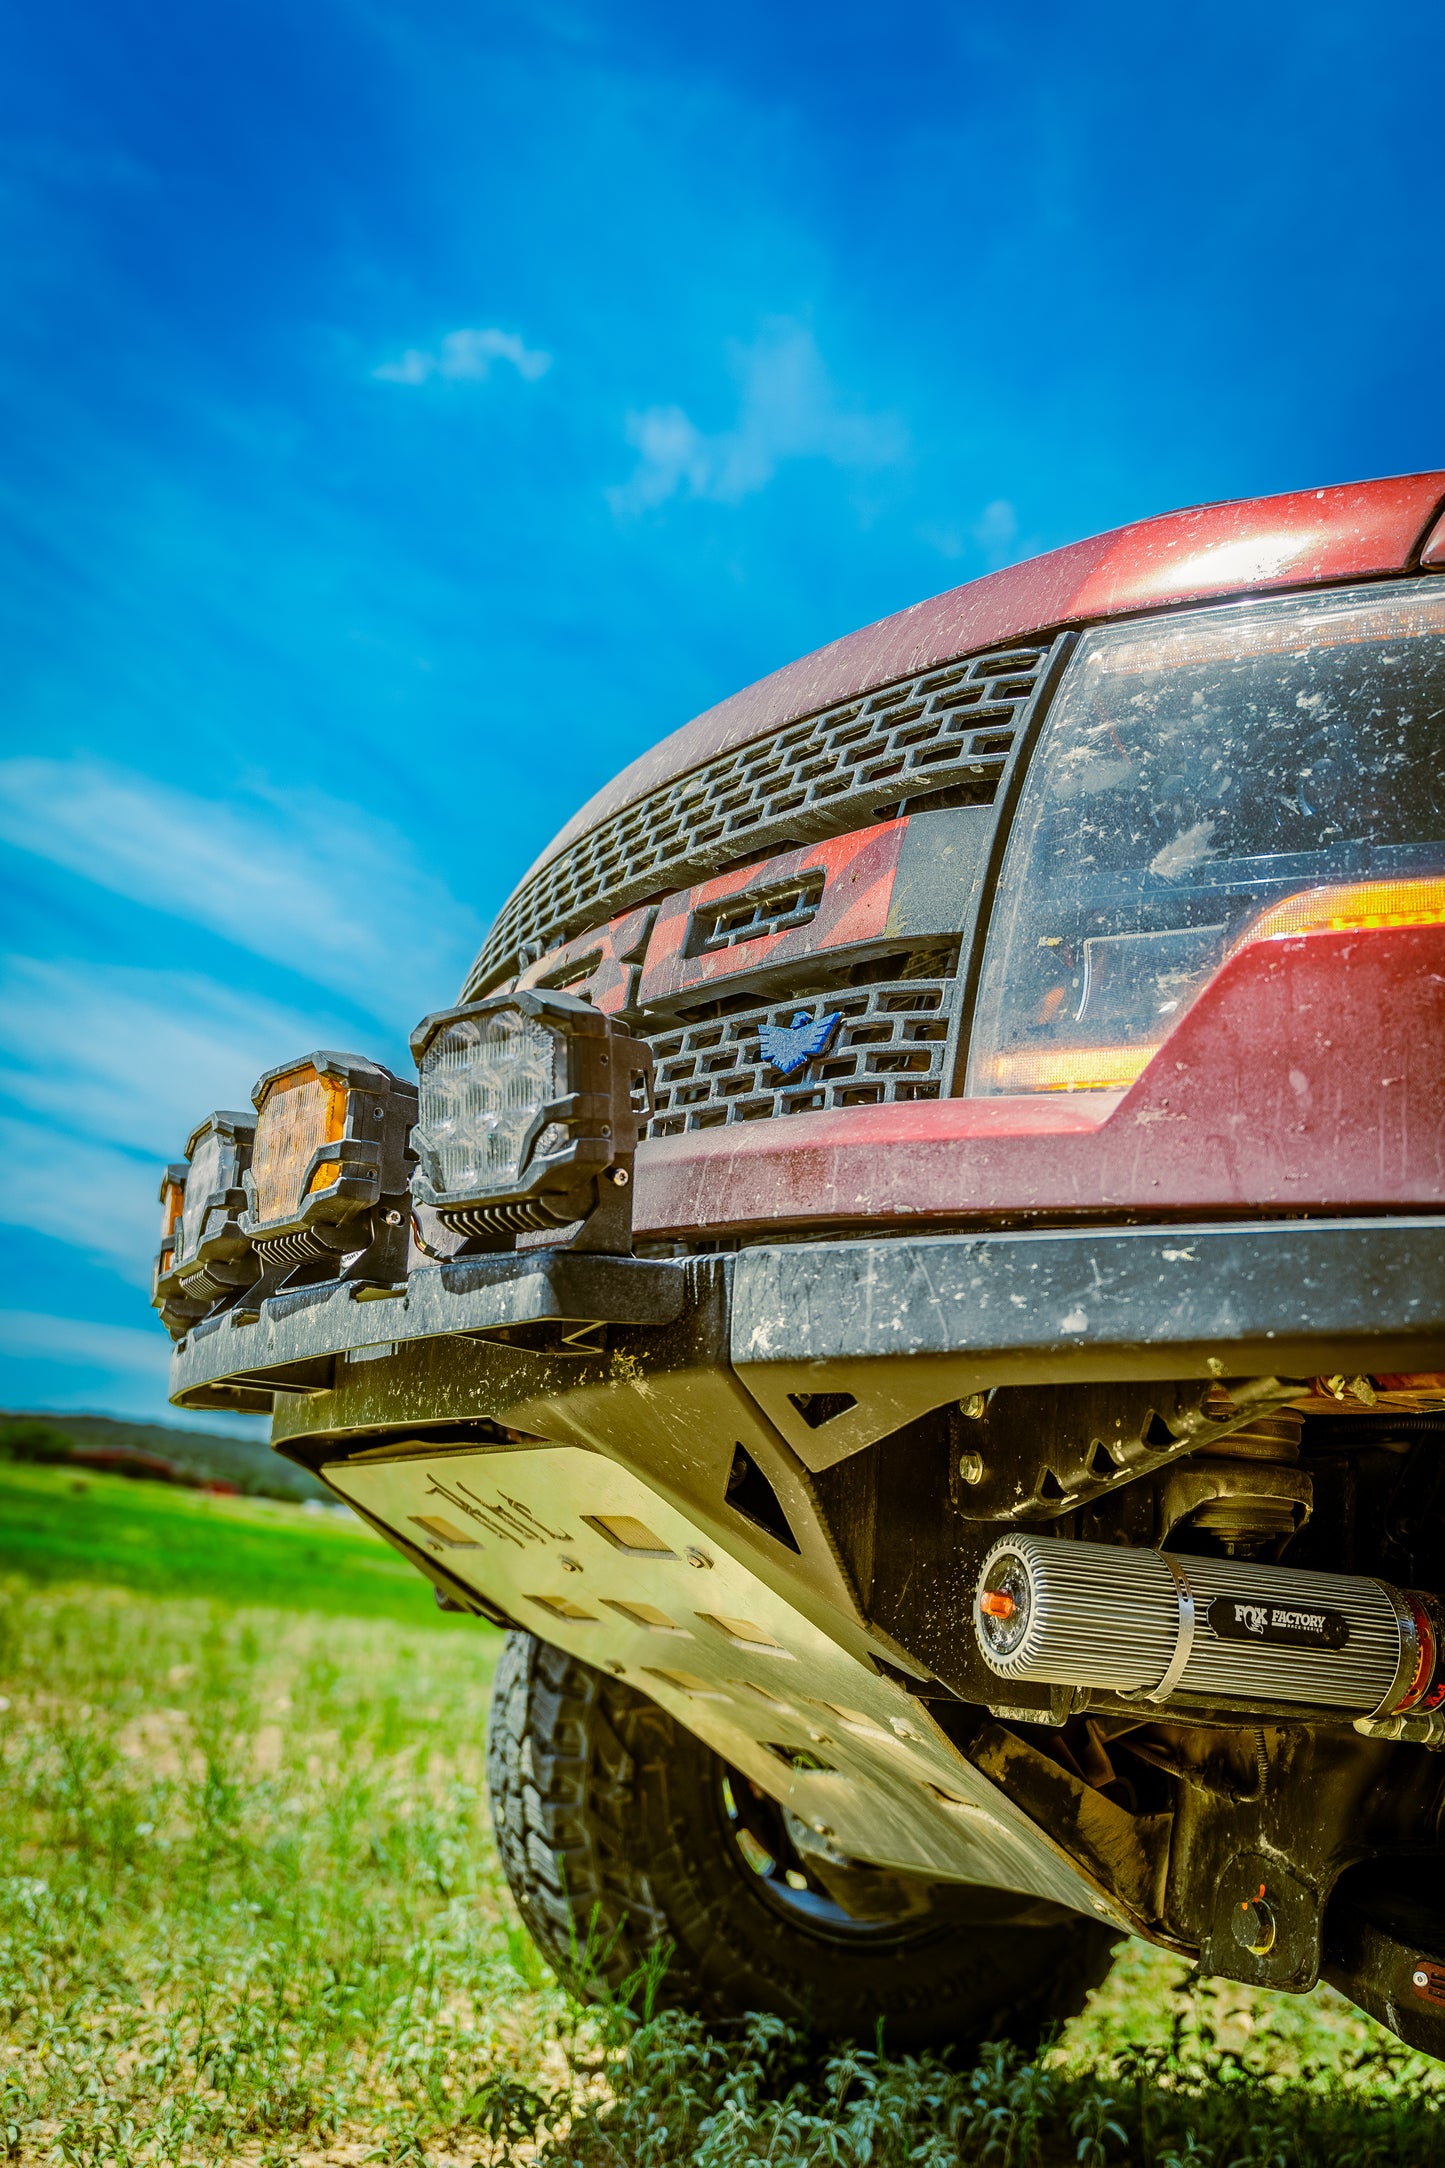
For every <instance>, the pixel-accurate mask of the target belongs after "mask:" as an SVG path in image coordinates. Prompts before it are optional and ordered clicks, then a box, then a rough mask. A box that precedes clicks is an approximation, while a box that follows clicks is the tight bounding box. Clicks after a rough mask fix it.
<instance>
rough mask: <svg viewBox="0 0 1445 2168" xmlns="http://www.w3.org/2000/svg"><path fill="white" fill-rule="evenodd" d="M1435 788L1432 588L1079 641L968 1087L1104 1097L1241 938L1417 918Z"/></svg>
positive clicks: (1015, 873)
mask: <svg viewBox="0 0 1445 2168" xmlns="http://www.w3.org/2000/svg"><path fill="white" fill-rule="evenodd" d="M1442 775H1445V593H1442V592H1441V591H1440V587H1439V584H1438V582H1434V581H1411V582H1400V583H1398V584H1395V585H1392V586H1390V587H1375V588H1369V589H1354V590H1351V591H1348V592H1343V593H1342V592H1339V591H1336V592H1334V593H1325V594H1316V595H1312V596H1308V597H1305V598H1299V597H1292V598H1289V599H1283V600H1272V601H1267V602H1246V603H1231V604H1228V605H1225V606H1223V607H1219V608H1213V609H1208V610H1199V611H1192V612H1190V613H1188V614H1187V615H1177V616H1173V617H1167V618H1159V619H1150V620H1146V621H1144V622H1143V623H1129V624H1119V625H1110V626H1104V627H1100V628H1098V629H1096V630H1095V631H1093V632H1090V633H1087V634H1086V635H1085V636H1084V639H1083V640H1082V641H1081V643H1080V645H1079V649H1078V652H1077V653H1076V655H1075V657H1074V659H1073V661H1072V662H1071V664H1070V666H1069V669H1068V671H1067V673H1066V674H1065V677H1064V680H1063V683H1062V684H1061V686H1060V688H1059V692H1058V696H1057V698H1056V700H1055V703H1054V708H1053V711H1052V713H1051V715H1050V717H1049V720H1048V722H1047V723H1046V725H1045V727H1044V731H1043V735H1042V737H1041V739H1040V741H1039V745H1038V749H1037V751H1036V752H1035V754H1034V756H1033V759H1032V761H1031V763H1030V767H1029V771H1028V776H1027V780H1026V782H1025V785H1024V790H1023V795H1022V797H1021V799H1020V802H1019V809H1018V813H1017V816H1016V818H1015V821H1014V826H1013V833H1012V836H1011V838H1010V842H1009V848H1008V855H1007V858H1006V860H1005V863H1004V868H1003V873H1002V877H1001V879H1000V882H999V887H998V900H997V903H996V904H995V907H994V916H993V923H992V926H991V928H990V932H989V937H988V947H987V953H986V955H985V959H984V968H983V975H982V978H981V981H980V987H979V1001H978V1009H977V1015H976V1022H975V1027H974V1033H973V1049H972V1058H971V1063H970V1069H969V1078H968V1090H969V1092H970V1093H973V1094H992V1093H1012V1092H1041V1091H1120V1090H1123V1089H1125V1088H1127V1086H1128V1085H1130V1084H1131V1083H1133V1081H1134V1079H1135V1078H1136V1077H1137V1076H1138V1075H1139V1074H1140V1073H1141V1071H1142V1070H1143V1069H1144V1068H1145V1067H1146V1066H1147V1064H1148V1063H1149V1062H1150V1061H1151V1060H1152V1059H1153V1057H1154V1055H1155V1053H1156V1052H1157V1051H1158V1049H1159V1047H1160V1046H1161V1044H1162V1043H1163V1041H1164V1039H1165V1037H1166V1035H1167V1034H1168V1033H1169V1032H1170V1031H1171V1030H1172V1029H1173V1027H1174V1026H1175V1024H1177V1023H1178V1021H1179V1019H1180V1018H1181V1017H1182V1016H1183V1015H1184V1013H1185V1011H1186V1010H1187V1009H1188V1008H1189V1007H1190V1005H1191V1004H1192V1003H1193V1002H1194V1001H1195V999H1196V998H1197V997H1198V995H1199V994H1200V992H1201V991H1202V990H1203V988H1204V987H1205V986H1206V985H1207V984H1208V982H1209V980H1210V978H1211V977H1212V976H1213V975H1214V973H1215V972H1216V971H1217V970H1218V969H1219V967H1220V965H1221V964H1222V963H1223V962H1224V961H1225V959H1226V958H1227V957H1228V956H1229V955H1230V954H1231V953H1232V952H1233V951H1234V950H1235V949H1236V948H1237V947H1239V946H1240V945H1241V944H1242V943H1245V942H1248V941H1250V940H1253V939H1261V938H1268V937H1269V935H1270V933H1279V932H1285V931H1294V932H1302V931H1309V930H1315V929H1318V930H1326V929H1327V928H1328V927H1329V925H1331V924H1332V923H1335V922H1338V923H1339V924H1340V925H1341V926H1344V925H1347V924H1348V925H1350V926H1351V927H1359V928H1361V929H1364V928H1367V927H1368V926H1370V925H1388V924H1400V923H1416V924H1418V923H1424V922H1427V921H1425V920H1422V919H1421V918H1419V917H1415V918H1413V919H1412V918H1410V917H1409V916H1408V914H1410V913H1411V912H1425V913H1428V912H1431V911H1433V910H1434V909H1435V908H1436V903H1437V900H1438V899H1437V895H1436V891H1437V889H1438V881H1439V876H1440V875H1441V874H1442V873H1445V786H1442V782H1441V777H1442ZM1366 871H1367V872H1368V875H1369V879H1368V880H1365V881H1362V879H1361V875H1362V873H1365V872H1366ZM1289 898H1294V899H1295V901H1294V903H1293V904H1290V903H1287V901H1286V899H1289Z"/></svg>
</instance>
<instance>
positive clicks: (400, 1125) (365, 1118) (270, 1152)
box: [243, 1052, 416, 1279]
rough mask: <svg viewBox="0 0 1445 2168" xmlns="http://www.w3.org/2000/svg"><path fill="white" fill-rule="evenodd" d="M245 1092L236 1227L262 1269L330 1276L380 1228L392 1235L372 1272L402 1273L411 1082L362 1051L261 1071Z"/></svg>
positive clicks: (370, 1244)
mask: <svg viewBox="0 0 1445 2168" xmlns="http://www.w3.org/2000/svg"><path fill="white" fill-rule="evenodd" d="M251 1097H252V1100H253V1101H254V1103H255V1107H256V1141H255V1145H254V1148H253V1150H252V1155H251V1164H250V1167H249V1168H248V1170H247V1173H246V1177H245V1182H246V1197H247V1209H246V1213H245V1218H244V1223H243V1224H244V1226H245V1230H246V1233H247V1235H248V1236H249V1237H250V1239H251V1241H252V1242H254V1243H255V1245H256V1248H257V1251H258V1253H259V1255H260V1257H261V1261H262V1264H263V1266H264V1267H265V1268H266V1270H267V1272H268V1274H269V1273H270V1272H272V1271H273V1270H276V1269H279V1268H280V1267H283V1266H285V1267H293V1266H302V1265H306V1266H311V1265H315V1264H318V1263H324V1264H326V1265H327V1266H328V1267H329V1268H334V1269H335V1270H337V1271H338V1272H339V1270H340V1264H341V1260H342V1258H343V1257H345V1256H347V1255H350V1254H355V1253H358V1252H360V1251H363V1250H367V1249H369V1248H374V1247H375V1245H376V1244H377V1243H378V1242H382V1241H383V1234H382V1229H383V1228H388V1229H391V1230H392V1231H393V1232H392V1234H391V1235H388V1236H387V1237H386V1239H385V1242H384V1246H385V1247H386V1249H387V1257H386V1258H385V1259H384V1260H382V1259H380V1258H379V1257H378V1259H377V1260H375V1262H376V1263H377V1272H378V1274H379V1276H380V1277H381V1278H383V1279H392V1278H394V1277H396V1276H398V1275H402V1274H404V1273H405V1269H406V1219H407V1212H406V1205H407V1177H408V1175H409V1173H410V1171H411V1165H412V1159H411V1153H410V1149H409V1138H410V1133H411V1125H412V1123H413V1121H414V1120H415V1118H416V1086H415V1085H414V1084H411V1083H403V1082H402V1080H401V1079H400V1078H398V1077H395V1076H393V1075H392V1073H391V1071H390V1070H389V1069H383V1068H382V1067H381V1066H380V1064H379V1063H377V1062H373V1061H367V1060H366V1059H365V1058H364V1057H363V1056H362V1055H359V1054H334V1053H329V1052H321V1053H315V1054H307V1055H303V1056H302V1057H301V1058H300V1059H299V1060H297V1061H290V1062H284V1063H282V1065H281V1066H280V1067H279V1068H276V1069H270V1070H268V1071H267V1072H266V1074H265V1076H263V1077H261V1078H260V1079H259V1080H258V1082H257V1084H256V1087H255V1090H254V1091H253V1092H252V1094H251ZM378 1214H380V1218H378ZM393 1253H394V1254H393ZM312 1276H314V1275H312Z"/></svg>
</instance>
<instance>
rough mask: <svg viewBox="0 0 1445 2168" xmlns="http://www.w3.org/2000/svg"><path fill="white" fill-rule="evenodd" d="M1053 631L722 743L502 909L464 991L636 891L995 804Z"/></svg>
mask: <svg viewBox="0 0 1445 2168" xmlns="http://www.w3.org/2000/svg"><path fill="white" fill-rule="evenodd" d="M1051 651H1052V650H1051V647H1050V645H1049V644H1048V643H1042V644H1039V645H1035V646H1032V647H1015V648H1009V649H1007V650H1002V651H995V652H993V653H991V654H987V655H975V656H972V657H970V658H969V659H968V660H967V661H965V662H958V663H951V664H950V665H948V667H947V668H945V669H940V670H930V671H926V672H924V673H923V674H922V675H920V676H918V677H914V678H908V679H906V680H905V681H904V682H903V683H901V684H898V685H892V686H888V687H886V688H884V689H883V690H882V691H880V692H875V693H870V694H869V695H868V696H867V697H866V698H865V699H859V700H851V701H848V702H846V703H844V704H843V705H841V706H839V707H833V708H828V709H825V710H824V712H823V713H822V714H821V715H815V716H813V717H811V718H810V719H809V720H808V721H806V722H801V723H792V724H790V725H789V726H788V728H787V729H786V730H780V731H777V732H775V733H774V734H773V736H771V737H767V738H760V739H758V740H756V741H755V742H754V743H752V744H750V745H744V746H740V747H739V748H738V749H737V751H736V752H732V753H726V754H723V755H721V756H720V757H719V758H718V759H717V760H714V761H710V762H709V763H708V765H707V766H706V767H703V768H695V769H693V771H692V772H691V773H690V774H688V775H683V776H679V777H678V778H677V779H676V780H675V781H673V782H671V783H668V784H666V785H664V787H663V788H662V789H661V790H656V791H653V792H652V794H651V795H650V796H649V797H647V798H643V799H641V800H639V801H638V803H637V804H635V805H630V806H627V807H625V808H624V809H623V811H622V812H620V813H616V814H614V815H613V816H612V818H611V819H610V820H607V821H603V822H602V823H601V824H600V825H599V826H598V827H596V828H594V829H592V830H591V831H590V832H589V833H588V834H587V835H585V836H580V837H579V838H578V840H577V841H576V842H575V843H574V844H572V845H571V846H570V848H569V849H567V850H565V851H563V852H561V853H560V854H559V855H558V856H557V857H556V858H554V859H552V860H550V861H549V863H548V864H547V865H545V866H543V867H542V869H541V871H540V872H539V873H537V874H536V875H535V876H534V878H533V879H532V880H530V881H529V882H528V883H527V885H526V886H525V888H523V889H521V890H520V891H519V892H518V894H517V895H516V896H514V897H513V899H512V901H511V902H510V903H509V904H508V905H507V907H506V909H505V910H504V911H503V912H502V914H501V916H500V917H499V918H498V920H497V923H496V925H495V926H494V927H493V928H492V931H491V933H490V935H489V936H488V938H487V941H486V944H485V946H484V947H483V949H482V952H481V955H480V956H479V957H478V959H477V961H476V963H475V965H474V966H473V968H472V973H471V976H470V978H469V979H468V981H467V985H466V990H465V996H464V998H472V997H474V996H476V995H478V994H481V993H485V992H486V991H487V990H488V988H489V987H490V986H492V985H493V984H494V983H495V982H496V981H497V980H499V979H502V978H505V977H508V976H509V975H510V974H511V973H512V972H514V971H515V970H517V969H518V968H520V966H521V965H522V964H524V963H526V962H533V961H535V960H536V958H537V957H539V956H541V955H544V954H545V953H546V951H547V950H548V949H550V948H553V947H555V946H556V945H557V943H558V942H560V941H565V940H569V939H570V938H571V937H572V935H574V934H577V933H581V932H582V931H583V930H584V929H585V928H587V927H588V926H595V925H597V924H599V923H600V922H601V921H604V920H606V919H608V918H612V917H614V916H615V915H616V914H617V913H618V912H619V911H625V910H627V909H628V908H629V907H630V906H631V905H633V904H635V903H641V902H643V901H644V900H645V899H647V898H648V897H651V896H655V895H658V894H666V893H670V892H672V891H674V890H676V889H679V888H683V887H686V886H687V885H688V884H689V883H691V882H693V881H699V880H705V879H706V878H707V876H708V875H709V874H711V873H716V872H717V871H718V870H719V869H720V868H721V867H723V866H728V865H740V864H745V863H746V862H747V861H748V860H749V859H752V858H764V857H768V856H770V855H775V854H776V853H778V852H781V851H784V850H787V849H788V848H789V847H790V846H796V845H801V844H805V843H812V842H816V841H818V840H820V839H821V838H823V837H826V836H836V835H846V834H847V833H848V832H849V831H850V830H852V829H854V828H858V827H862V826H864V825H866V824H868V823H870V822H872V821H875V820H879V819H891V818H892V817H893V815H894V814H896V813H898V812H899V811H901V810H911V809H913V808H914V807H916V806H918V805H940V804H943V805H949V804H952V805H960V804H965V803H970V804H987V803H989V802H990V801H991V800H992V798H993V794H994V791H995V789H996V788H997V785H998V781H999V778H1000V777H1001V776H1002V774H1003V771H1004V769H1005V767H1006V766H1007V764H1008V759H1009V754H1010V752H1011V751H1012V748H1013V745H1014V742H1015V739H1016V737H1017V734H1018V731H1019V727H1020V724H1021V721H1022V716H1023V709H1024V707H1025V706H1026V704H1027V702H1028V701H1029V699H1030V698H1031V696H1032V695H1033V693H1034V691H1035V690H1036V688H1037V685H1038V682H1039V678H1040V676H1041V675H1042V672H1043V669H1044V665H1045V663H1046V662H1047V661H1048V658H1049V655H1050V653H1051Z"/></svg>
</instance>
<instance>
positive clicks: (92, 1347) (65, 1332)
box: [0, 1310, 171, 1377]
mask: <svg viewBox="0 0 1445 2168" xmlns="http://www.w3.org/2000/svg"><path fill="white" fill-rule="evenodd" d="M0 1355H10V1356H13V1357H15V1358H17V1359H19V1360H20V1361H27V1360H28V1361H32V1362H33V1361H37V1360H38V1361H44V1362H55V1363H64V1364H65V1365H67V1366H79V1367H81V1368H84V1369H93V1370H127V1371H139V1372H140V1373H141V1374H142V1375H144V1376H146V1377H153V1376H160V1377H164V1376H165V1374H166V1371H167V1369H168V1367H169V1365H170V1359H171V1344H170V1341H169V1340H168V1339H167V1338H166V1335H165V1333H164V1332H163V1331H162V1330H161V1328H160V1326H159V1325H157V1327H156V1329H155V1331H154V1332H138V1331H136V1330H135V1329H134V1328H133V1327H131V1326H128V1325H89V1324H87V1323H86V1322H85V1321H84V1319H83V1318H78V1317H51V1316H48V1315H47V1314H46V1313H45V1312H44V1311H41V1310H0Z"/></svg>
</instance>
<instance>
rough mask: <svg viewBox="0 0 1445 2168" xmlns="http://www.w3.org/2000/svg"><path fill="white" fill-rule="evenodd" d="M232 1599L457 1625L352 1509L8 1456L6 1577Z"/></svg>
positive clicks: (0, 1526) (2, 1494) (1, 1553)
mask: <svg viewBox="0 0 1445 2168" xmlns="http://www.w3.org/2000/svg"><path fill="white" fill-rule="evenodd" d="M3 1571H9V1572H18V1573H23V1574H25V1575H26V1576H27V1577H28V1578H29V1579H31V1580H34V1581H38V1582H81V1581H83V1582H92V1583H98V1584H101V1585H107V1586H111V1587H117V1588H133V1589H138V1590H148V1591H150V1592H151V1593H152V1594H155V1595H180V1596H215V1597H217V1598H219V1599H220V1600H222V1601H223V1602H226V1603H229V1604H275V1605H279V1606H282V1607H283V1608H286V1609H297V1610H299V1609H303V1608H304V1609H307V1610H312V1611H330V1612H339V1613H345V1614H347V1615H349V1616H354V1617H382V1618H392V1619H396V1620H398V1621H400V1622H401V1623H402V1624H408V1623H411V1622H415V1623H417V1624H418V1625H423V1624H433V1623H435V1624H439V1625H443V1626H446V1625H449V1624H450V1625H451V1627H452V1630H455V1624H456V1622H455V1620H454V1619H453V1620H451V1621H449V1620H448V1619H447V1615H446V1614H445V1613H444V1612H440V1611H438V1610H437V1608H436V1603H435V1599H434V1598H433V1596H432V1592H431V1589H430V1588H429V1586H428V1585H427V1583H426V1582H425V1581H423V1580H422V1578H421V1576H420V1575H419V1574H418V1573H417V1572H415V1570H414V1569H413V1568H412V1567H411V1566H409V1565H408V1564H407V1563H406V1561H405V1560H404V1559H403V1558H401V1557H399V1556H398V1554H397V1553H396V1552H395V1551H393V1550H392V1549H391V1547H390V1546H389V1545H388V1544H386V1543H383V1542H382V1540H381V1538H380V1537H379V1536H375V1535H373V1534H372V1532H371V1531H370V1529H368V1528H366V1527H365V1526H364V1525H363V1523H362V1522H360V1521H358V1520H357V1519H356V1518H355V1517H354V1516H353V1515H351V1514H344V1515H343V1514H333V1513H330V1512H326V1513H316V1512H305V1511H303V1510H302V1509H301V1508H300V1507H298V1506H294V1505H284V1504H281V1503H279V1502H276V1501H273V1500H270V1499H266V1498H222V1497H213V1496H211V1495H209V1494H208V1493H206V1492H204V1491H188V1490H172V1489H171V1488H170V1487H169V1485H167V1484H164V1483H136V1482H130V1481H127V1480H126V1479H125V1478H124V1477H122V1476H113V1475H93V1474H90V1473H89V1472H87V1473H85V1474H78V1473H77V1472H76V1471H75V1470H74V1469H71V1468H41V1467H32V1466H28V1465H26V1464H25V1463H24V1462H20V1461H0V1572H3Z"/></svg>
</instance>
